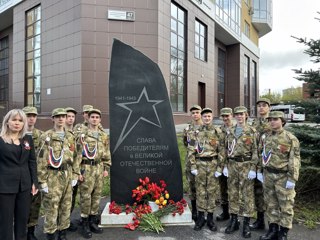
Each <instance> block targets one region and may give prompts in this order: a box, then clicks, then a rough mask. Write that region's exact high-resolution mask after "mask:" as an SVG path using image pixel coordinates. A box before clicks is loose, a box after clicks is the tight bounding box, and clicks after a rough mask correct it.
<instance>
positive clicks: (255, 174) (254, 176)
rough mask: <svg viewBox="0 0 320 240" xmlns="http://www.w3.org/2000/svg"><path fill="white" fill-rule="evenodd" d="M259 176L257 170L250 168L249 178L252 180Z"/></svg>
mask: <svg viewBox="0 0 320 240" xmlns="http://www.w3.org/2000/svg"><path fill="white" fill-rule="evenodd" d="M256 177H257V173H256V172H255V171H252V170H250V171H249V173H248V179H249V180H252V179H255V178H256Z"/></svg>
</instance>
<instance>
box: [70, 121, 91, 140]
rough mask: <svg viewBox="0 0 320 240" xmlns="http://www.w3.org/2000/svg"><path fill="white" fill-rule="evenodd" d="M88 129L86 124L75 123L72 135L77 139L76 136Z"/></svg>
mask: <svg viewBox="0 0 320 240" xmlns="http://www.w3.org/2000/svg"><path fill="white" fill-rule="evenodd" d="M87 127H88V122H83V123H77V124H76V125H75V126H74V127H73V133H74V135H75V136H76V137H78V135H79V134H80V133H81V132H82V131H84V130H85V129H86V128H87Z"/></svg>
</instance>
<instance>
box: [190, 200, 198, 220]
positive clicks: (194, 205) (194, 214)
mask: <svg viewBox="0 0 320 240" xmlns="http://www.w3.org/2000/svg"><path fill="white" fill-rule="evenodd" d="M191 208H192V210H191V213H192V220H193V221H195V222H196V221H197V218H198V210H197V201H196V200H191Z"/></svg>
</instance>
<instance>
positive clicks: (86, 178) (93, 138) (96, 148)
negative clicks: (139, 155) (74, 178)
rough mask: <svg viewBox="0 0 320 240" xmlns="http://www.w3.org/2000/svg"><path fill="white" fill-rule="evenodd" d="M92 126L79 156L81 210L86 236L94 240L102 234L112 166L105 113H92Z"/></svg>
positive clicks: (79, 147) (80, 140) (83, 134)
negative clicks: (104, 192) (102, 124)
mask: <svg viewBox="0 0 320 240" xmlns="http://www.w3.org/2000/svg"><path fill="white" fill-rule="evenodd" d="M88 116H89V125H88V127H87V128H86V129H84V130H83V131H82V132H81V135H80V137H79V138H78V141H77V153H78V156H79V158H81V159H82V161H81V171H80V172H81V175H80V176H79V180H80V182H81V184H80V208H81V219H82V234H83V237H85V238H91V237H92V233H91V232H94V233H102V229H101V228H99V227H98V225H97V224H98V222H99V220H98V214H99V204H100V198H101V193H102V187H103V177H107V176H108V171H109V167H110V166H111V158H110V150H109V141H108V136H107V134H106V133H105V132H102V131H101V130H100V129H99V124H100V122H101V112H100V110H98V109H92V110H90V111H89V113H88Z"/></svg>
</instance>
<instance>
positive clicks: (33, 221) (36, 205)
mask: <svg viewBox="0 0 320 240" xmlns="http://www.w3.org/2000/svg"><path fill="white" fill-rule="evenodd" d="M22 111H24V113H25V114H26V116H27V124H28V129H27V133H26V134H28V135H30V136H32V140H33V145H34V148H35V154H36V156H37V154H38V150H39V149H38V147H39V141H40V135H41V134H42V131H40V130H39V129H37V128H35V127H34V126H35V124H36V122H37V116H38V111H37V108H35V107H24V108H23V109H22ZM41 199H42V198H41V193H40V191H38V193H37V194H35V195H31V206H30V214H29V220H28V225H27V226H28V234H27V239H28V240H37V238H36V236H35V235H34V230H35V226H37V225H38V218H39V213H40V207H41Z"/></svg>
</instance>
